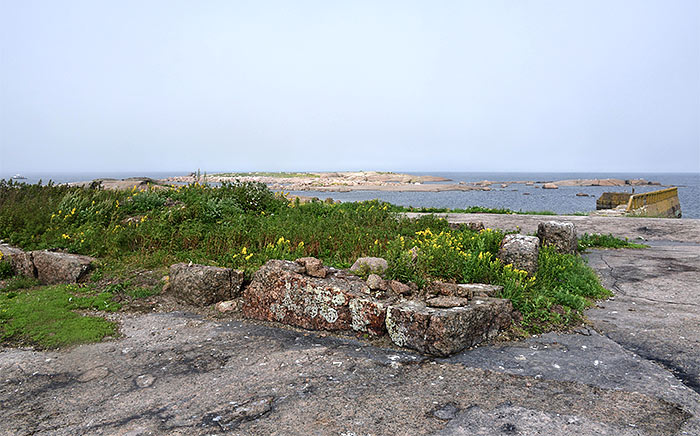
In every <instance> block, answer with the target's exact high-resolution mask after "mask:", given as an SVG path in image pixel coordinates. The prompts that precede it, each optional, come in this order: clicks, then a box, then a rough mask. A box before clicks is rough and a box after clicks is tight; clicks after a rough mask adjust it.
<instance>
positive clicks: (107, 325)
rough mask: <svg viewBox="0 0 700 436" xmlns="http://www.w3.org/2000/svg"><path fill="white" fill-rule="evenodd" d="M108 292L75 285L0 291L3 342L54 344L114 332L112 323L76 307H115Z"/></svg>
mask: <svg viewBox="0 0 700 436" xmlns="http://www.w3.org/2000/svg"><path fill="white" fill-rule="evenodd" d="M111 300H112V294H110V293H108V292H95V291H94V290H93V289H92V288H79V287H78V286H76V285H60V286H45V287H39V288H33V289H25V290H21V291H17V292H15V291H10V292H0V339H2V341H3V342H10V343H19V344H31V345H35V346H38V347H40V348H58V347H65V346H70V345H76V344H82V343H87V342H95V341H99V340H101V339H103V338H104V337H106V336H113V335H115V334H116V332H117V327H116V324H115V323H113V322H110V321H107V320H105V319H103V318H100V317H96V316H86V315H82V314H80V313H77V312H76V311H77V310H102V311H115V310H118V309H119V305H118V304H116V303H114V302H112V301H111Z"/></svg>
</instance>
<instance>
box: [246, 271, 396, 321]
mask: <svg viewBox="0 0 700 436" xmlns="http://www.w3.org/2000/svg"><path fill="white" fill-rule="evenodd" d="M296 266H298V265H297V264H296V263H294V262H287V261H282V260H270V261H268V262H267V263H266V264H265V265H263V266H262V267H261V268H260V269H259V270H258V271H256V273H255V274H254V276H253V281H252V282H251V283H250V286H248V287H247V288H246V289H245V291H244V292H243V314H244V315H245V316H247V317H249V318H254V319H261V320H267V321H277V322H280V323H283V324H288V325H293V326H297V327H301V328H305V329H314V330H354V331H359V332H366V333H370V334H374V335H382V334H384V333H385V332H386V327H385V322H384V320H385V316H386V308H385V304H384V303H383V302H382V301H380V300H378V299H375V298H372V297H371V296H369V295H368V293H369V287H368V286H367V284H366V283H365V281H364V280H362V279H360V278H359V277H355V276H348V275H346V274H343V273H342V272H339V271H333V270H331V271H329V273H328V275H327V276H326V277H325V278H317V277H310V276H308V275H305V274H302V273H301V272H300V271H299V270H298V268H296Z"/></svg>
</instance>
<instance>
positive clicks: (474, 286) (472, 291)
mask: <svg viewBox="0 0 700 436" xmlns="http://www.w3.org/2000/svg"><path fill="white" fill-rule="evenodd" d="M502 290H503V286H498V285H487V284H484V283H460V284H458V285H457V293H456V294H455V295H456V296H457V297H465V298H470V299H471V298H472V297H496V296H497V295H498V294H499V293H500V292H501V291H502Z"/></svg>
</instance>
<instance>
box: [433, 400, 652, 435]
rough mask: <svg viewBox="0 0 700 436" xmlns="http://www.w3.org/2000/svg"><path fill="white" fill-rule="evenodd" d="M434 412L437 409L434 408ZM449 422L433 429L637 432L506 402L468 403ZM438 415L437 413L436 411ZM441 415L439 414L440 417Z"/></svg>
mask: <svg viewBox="0 0 700 436" xmlns="http://www.w3.org/2000/svg"><path fill="white" fill-rule="evenodd" d="M436 412H437V411H436ZM454 415H455V417H454V419H452V420H451V421H450V423H449V425H448V426H447V427H446V428H445V429H443V430H442V431H440V432H439V433H437V435H440V436H448V435H449V436H504V435H548V436H569V435H583V434H587V435H599V436H640V435H642V434H647V433H646V432H645V433H642V432H641V431H640V430H639V429H637V428H634V427H630V426H629V425H625V424H624V422H621V423H620V424H617V425H616V424H609V423H604V422H597V421H594V420H592V419H589V418H586V417H582V416H575V415H564V414H560V413H555V412H549V411H542V410H537V409H528V408H524V407H520V406H514V405H511V404H508V403H504V404H501V405H499V406H498V407H496V408H495V409H493V410H484V409H482V408H481V407H479V406H472V407H470V408H468V409H466V410H465V411H463V412H459V411H457V412H455V414H454ZM436 417H438V418H439V416H437V415H436ZM441 419H442V418H441Z"/></svg>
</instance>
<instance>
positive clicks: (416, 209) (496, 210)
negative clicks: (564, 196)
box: [392, 205, 557, 215]
mask: <svg viewBox="0 0 700 436" xmlns="http://www.w3.org/2000/svg"><path fill="white" fill-rule="evenodd" d="M392 210H393V211H394V212H418V213H495V214H501V215H557V213H556V212H552V211H551V210H542V211H522V210H518V211H515V210H511V209H503V208H489V207H482V206H470V207H467V208H464V209H449V208H445V207H413V206H393V205H392Z"/></svg>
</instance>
